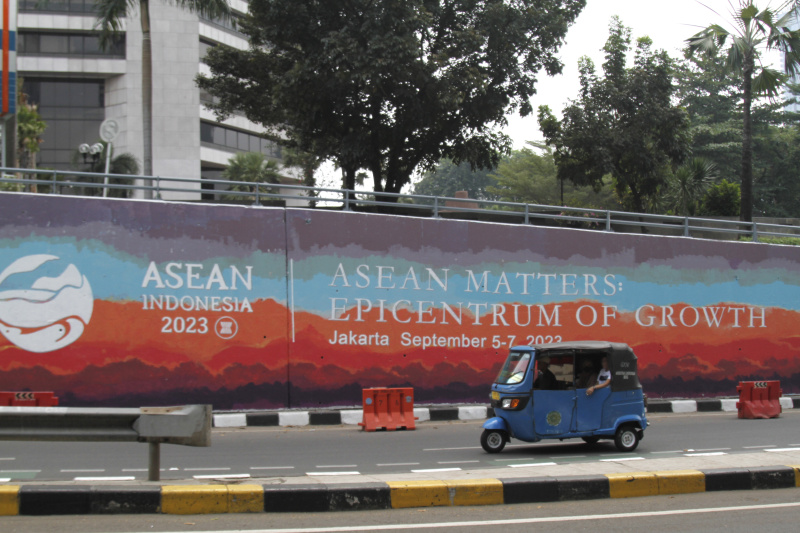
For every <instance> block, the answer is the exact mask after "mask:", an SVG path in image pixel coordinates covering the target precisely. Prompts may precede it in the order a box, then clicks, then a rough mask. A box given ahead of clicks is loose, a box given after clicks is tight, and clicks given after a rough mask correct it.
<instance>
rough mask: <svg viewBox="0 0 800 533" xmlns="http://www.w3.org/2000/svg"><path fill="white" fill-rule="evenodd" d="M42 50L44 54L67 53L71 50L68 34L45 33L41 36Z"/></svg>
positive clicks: (40, 44)
mask: <svg viewBox="0 0 800 533" xmlns="http://www.w3.org/2000/svg"><path fill="white" fill-rule="evenodd" d="M39 46H40V51H41V53H43V54H66V53H67V52H68V51H69V38H68V36H67V35H59V34H55V33H43V34H41V35H40V36H39Z"/></svg>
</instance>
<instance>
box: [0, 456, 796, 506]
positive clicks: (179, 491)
mask: <svg viewBox="0 0 800 533" xmlns="http://www.w3.org/2000/svg"><path fill="white" fill-rule="evenodd" d="M789 487H800V465H798V466H777V467H775V466H770V467H755V468H723V469H712V470H669V471H661V472H638V473H627V474H605V475H588V476H546V477H534V478H509V479H462V480H443V481H433V480H428V481H389V482H386V483H355V484H330V485H325V484H315V485H255V484H253V485H163V486H152V487H150V486H135V487H110V486H55V485H53V486H51V485H0V516H1V515H6V516H8V515H61V514H71V515H76V514H77V515H83V514H141V513H164V514H209V513H261V512H269V513H275V512H308V511H356V510H380V509H400V508H408V507H432V506H453V505H497V504H512V503H537V502H554V501H568V500H590V499H602V498H629V497H636V496H658V495H668V494H689V493H693V492H712V491H729V490H756V489H780V488H789Z"/></svg>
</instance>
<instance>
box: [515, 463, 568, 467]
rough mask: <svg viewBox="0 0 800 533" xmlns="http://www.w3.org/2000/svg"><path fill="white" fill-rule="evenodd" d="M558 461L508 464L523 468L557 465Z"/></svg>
mask: <svg viewBox="0 0 800 533" xmlns="http://www.w3.org/2000/svg"><path fill="white" fill-rule="evenodd" d="M555 465H556V463H527V464H522V465H508V466H510V467H511V468H523V467H526V466H555Z"/></svg>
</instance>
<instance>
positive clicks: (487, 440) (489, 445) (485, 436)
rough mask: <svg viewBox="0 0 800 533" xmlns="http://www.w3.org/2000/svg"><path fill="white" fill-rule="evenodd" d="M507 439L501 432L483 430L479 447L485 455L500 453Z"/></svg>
mask: <svg viewBox="0 0 800 533" xmlns="http://www.w3.org/2000/svg"><path fill="white" fill-rule="evenodd" d="M507 441H508V437H506V434H505V433H503V432H502V431H498V430H496V429H485V430H484V431H483V433H482V434H481V447H482V448H483V449H484V450H485V451H486V452H487V453H500V452H502V451H503V448H505V447H506V442H507Z"/></svg>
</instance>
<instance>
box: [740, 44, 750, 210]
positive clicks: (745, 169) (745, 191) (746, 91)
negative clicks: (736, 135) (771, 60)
mask: <svg viewBox="0 0 800 533" xmlns="http://www.w3.org/2000/svg"><path fill="white" fill-rule="evenodd" d="M753 69H754V64H753V56H752V54H747V56H746V57H745V61H744V73H743V74H744V82H743V83H744V85H743V87H742V89H743V91H742V93H743V95H744V102H743V104H744V105H743V107H744V119H743V120H744V123H743V124H742V201H741V206H740V211H739V220H741V221H743V222H752V221H753V132H752V118H751V116H750V107H751V105H752V103H753Z"/></svg>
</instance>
